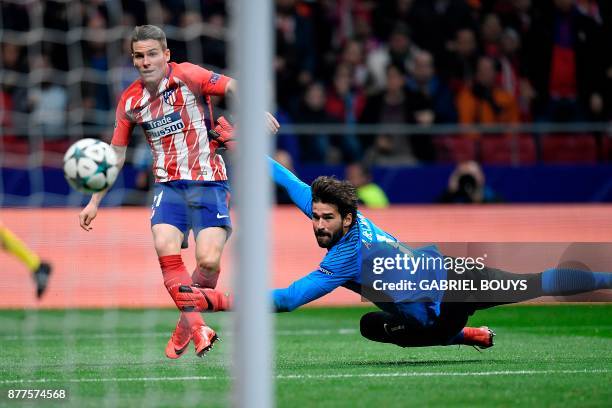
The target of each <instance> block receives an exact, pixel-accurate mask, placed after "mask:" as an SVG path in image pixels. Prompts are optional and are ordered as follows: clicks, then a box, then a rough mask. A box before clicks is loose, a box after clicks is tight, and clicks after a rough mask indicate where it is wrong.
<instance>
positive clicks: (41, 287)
mask: <svg viewBox="0 0 612 408" xmlns="http://www.w3.org/2000/svg"><path fill="white" fill-rule="evenodd" d="M50 274H51V265H50V264H48V263H46V262H41V263H40V265H39V266H38V268H36V270H35V271H34V275H33V277H34V283H36V296H37V297H38V298H39V299H40V297H41V296H42V295H43V294H44V293H45V290H46V289H47V283H49V275H50Z"/></svg>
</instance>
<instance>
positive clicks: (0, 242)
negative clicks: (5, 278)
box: [0, 221, 52, 298]
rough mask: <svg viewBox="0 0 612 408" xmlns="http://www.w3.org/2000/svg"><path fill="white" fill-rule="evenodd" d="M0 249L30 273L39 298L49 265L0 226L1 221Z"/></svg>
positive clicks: (47, 281) (47, 275)
mask: <svg viewBox="0 0 612 408" xmlns="http://www.w3.org/2000/svg"><path fill="white" fill-rule="evenodd" d="M0 248H2V249H3V250H4V251H6V252H8V253H9V254H11V255H14V256H15V257H17V259H19V261H21V263H23V264H24V265H25V266H26V267H27V268H28V269H29V270H30V271H31V272H32V277H33V278H34V283H35V284H36V296H37V297H38V298H40V297H41V296H42V295H43V294H44V293H45V290H46V289H47V284H48V283H49V275H50V274H51V269H52V267H51V264H50V263H49V262H46V261H44V260H41V259H40V257H39V256H38V255H37V254H36V253H35V252H33V251H32V250H31V249H30V248H28V246H27V245H26V244H25V243H24V242H23V241H22V240H21V239H19V237H17V236H16V235H15V234H13V232H11V230H9V229H8V227H6V226H5V225H4V224H2V221H0Z"/></svg>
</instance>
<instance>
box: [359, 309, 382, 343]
mask: <svg viewBox="0 0 612 408" xmlns="http://www.w3.org/2000/svg"><path fill="white" fill-rule="evenodd" d="M377 320H378V319H375V316H374V312H371V313H366V314H364V315H363V316H361V320H359V331H360V333H361V335H362V336H363V337H365V338H366V339H368V340H372V341H378V340H377V339H378V338H379V337H380V332H381V330H382V329H383V327H382V325H381V324H376V323H377V322H376V321H377ZM377 326H380V327H377Z"/></svg>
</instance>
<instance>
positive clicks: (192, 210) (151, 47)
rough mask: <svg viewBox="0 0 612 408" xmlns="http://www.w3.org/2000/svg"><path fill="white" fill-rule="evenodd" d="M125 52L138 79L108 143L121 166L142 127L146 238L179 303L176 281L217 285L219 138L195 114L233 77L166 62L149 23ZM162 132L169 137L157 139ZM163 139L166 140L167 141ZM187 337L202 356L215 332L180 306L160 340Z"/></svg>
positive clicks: (179, 341)
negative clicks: (149, 160)
mask: <svg viewBox="0 0 612 408" xmlns="http://www.w3.org/2000/svg"><path fill="white" fill-rule="evenodd" d="M131 50H132V58H133V63H134V66H135V67H136V69H137V70H138V72H139V75H140V79H139V80H136V81H134V82H133V83H132V85H130V86H129V87H128V88H127V89H126V90H125V91H124V92H123V94H122V95H121V98H120V99H119V102H118V103H117V111H116V121H115V127H114V133H113V139H112V146H113V149H114V150H115V153H116V154H117V158H118V167H119V168H121V167H123V164H124V162H125V157H126V150H127V149H126V146H127V145H128V143H129V139H130V137H131V134H132V131H133V130H134V127H135V126H136V125H139V126H141V127H142V128H143V129H144V131H145V135H146V137H147V141H148V142H149V145H150V147H151V152H152V155H153V173H154V176H155V186H154V194H155V196H154V199H153V203H154V205H153V212H152V214H151V231H152V234H153V242H154V246H155V250H156V252H157V255H158V259H159V264H160V267H161V270H162V276H163V278H164V285H165V286H166V289H167V290H168V292H169V293H170V296H171V297H172V299H173V300H174V302H175V304H176V305H177V307H178V308H179V309H181V305H180V301H179V292H180V287H181V286H182V285H191V284H193V283H195V284H198V285H200V286H202V287H204V288H214V287H215V286H216V284H217V279H218V277H219V263H220V260H221V254H222V252H223V248H224V246H225V243H226V240H227V238H228V237H229V234H230V232H231V220H230V215H229V185H228V183H227V173H226V169H225V164H224V162H223V158H222V157H221V156H220V155H218V154H216V148H217V147H218V143H217V140H218V139H216V140H215V141H212V142H209V140H208V129H207V127H206V123H205V122H204V121H203V120H202V116H201V112H203V111H204V109H206V107H205V106H204V103H205V101H206V103H208V104H210V99H209V97H210V96H211V95H227V94H234V93H235V91H236V83H235V81H234V80H233V79H231V78H229V77H226V76H223V75H219V74H216V73H214V72H212V71H208V70H205V69H203V68H201V67H199V66H197V65H194V64H190V63H181V64H177V63H175V62H170V50H169V49H168V46H167V42H166V35H165V33H164V32H163V31H162V30H161V29H160V28H159V27H156V26H152V25H145V26H137V27H135V28H134V30H133V32H132V36H131ZM176 102H179V103H176ZM267 123H268V127H269V129H270V131H275V130H276V129H278V122H276V119H274V117H273V116H272V115H270V114H267ZM182 129H191V131H189V132H186V131H183V130H182ZM168 135H172V137H171V138H168V137H165V138H163V136H168ZM164 140H168V141H169V142H171V143H170V144H169V145H166V144H165V142H164ZM181 146H182V147H181ZM104 194H105V192H101V193H95V194H93V195H92V197H91V199H90V201H89V203H88V204H87V206H85V208H84V209H83V210H82V211H81V213H80V214H79V223H80V225H81V228H83V229H84V230H85V231H90V230H91V229H92V225H91V223H92V221H93V220H94V219H95V218H96V215H97V212H98V207H99V205H100V202H101V200H102V198H103V197H104ZM190 229H193V232H194V237H195V241H196V252H195V253H196V262H197V266H196V269H195V271H194V273H193V275H192V276H190V275H189V273H188V272H187V268H186V267H185V264H184V263H183V260H182V258H181V252H180V251H181V247H182V246H183V244H184V243H186V242H187V238H188V236H189V230H190ZM181 310H182V309H181ZM191 340H193V341H194V343H195V348H196V354H197V355H198V356H202V355H204V354H205V353H206V352H208V351H209V350H210V348H211V347H212V346H213V344H214V342H215V341H216V340H217V335H216V333H215V331H214V330H213V329H211V328H210V327H208V326H207V325H206V324H205V322H204V320H203V319H202V316H201V315H200V314H198V313H194V312H182V313H181V317H180V319H179V321H178V323H177V325H176V328H175V330H174V331H173V333H172V336H171V337H170V340H169V341H168V344H167V346H166V356H167V357H168V358H173V359H175V358H179V357H180V356H181V355H182V354H183V353H184V351H185V350H186V349H187V346H188V345H189V343H190V342H191Z"/></svg>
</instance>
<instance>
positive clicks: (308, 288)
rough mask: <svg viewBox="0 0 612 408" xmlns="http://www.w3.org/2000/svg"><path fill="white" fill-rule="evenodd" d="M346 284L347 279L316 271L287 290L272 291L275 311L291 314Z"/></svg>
mask: <svg viewBox="0 0 612 408" xmlns="http://www.w3.org/2000/svg"><path fill="white" fill-rule="evenodd" d="M345 282H346V279H345V278H342V277H340V276H334V275H327V274H325V273H323V272H321V271H320V270H316V271H314V272H311V273H309V274H308V275H306V276H304V277H303V278H301V279H298V280H296V281H295V282H293V283H292V284H291V285H289V287H287V288H284V289H274V290H273V291H272V301H273V303H274V309H275V311H276V312H291V311H292V310H295V309H297V308H298V307H300V306H302V305H305V304H306V303H310V302H312V301H313V300H316V299H318V298H320V297H321V296H324V295H326V294H328V293H329V292H331V291H332V290H334V289H336V288H337V287H338V286H341V285H342V284H343V283H345Z"/></svg>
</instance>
